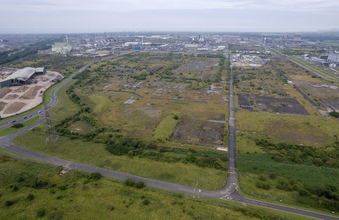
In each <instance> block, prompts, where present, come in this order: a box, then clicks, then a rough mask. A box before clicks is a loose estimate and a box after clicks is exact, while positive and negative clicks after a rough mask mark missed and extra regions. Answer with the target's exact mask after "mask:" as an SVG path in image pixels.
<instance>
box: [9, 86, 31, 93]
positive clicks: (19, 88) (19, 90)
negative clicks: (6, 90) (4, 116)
mask: <svg viewBox="0 0 339 220" xmlns="http://www.w3.org/2000/svg"><path fill="white" fill-rule="evenodd" d="M27 89H29V88H28V87H27V86H19V87H18V88H17V89H14V90H13V91H12V93H20V92H26V90H27Z"/></svg>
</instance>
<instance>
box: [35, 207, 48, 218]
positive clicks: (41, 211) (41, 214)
mask: <svg viewBox="0 0 339 220" xmlns="http://www.w3.org/2000/svg"><path fill="white" fill-rule="evenodd" d="M45 215H46V211H45V210H44V209H38V210H37V211H36V217H37V218H42V217H44V216H45Z"/></svg>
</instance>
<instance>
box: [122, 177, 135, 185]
mask: <svg viewBox="0 0 339 220" xmlns="http://www.w3.org/2000/svg"><path fill="white" fill-rule="evenodd" d="M124 184H125V185H126V186H134V185H135V182H134V180H132V179H130V178H128V179H126V180H125V182H124Z"/></svg>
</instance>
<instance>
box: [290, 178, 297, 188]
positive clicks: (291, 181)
mask: <svg viewBox="0 0 339 220" xmlns="http://www.w3.org/2000/svg"><path fill="white" fill-rule="evenodd" d="M296 183H297V179H296V178H292V179H290V184H291V185H292V186H293V185H295V184H296Z"/></svg>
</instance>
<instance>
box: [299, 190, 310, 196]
mask: <svg viewBox="0 0 339 220" xmlns="http://www.w3.org/2000/svg"><path fill="white" fill-rule="evenodd" d="M298 193H299V195H300V196H309V195H310V192H309V191H308V190H306V189H299V190H298Z"/></svg>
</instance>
